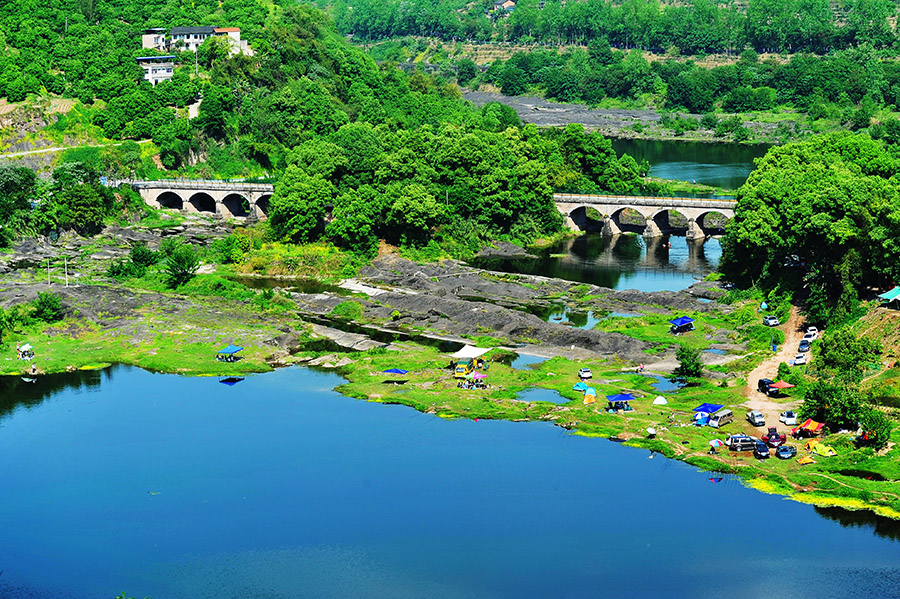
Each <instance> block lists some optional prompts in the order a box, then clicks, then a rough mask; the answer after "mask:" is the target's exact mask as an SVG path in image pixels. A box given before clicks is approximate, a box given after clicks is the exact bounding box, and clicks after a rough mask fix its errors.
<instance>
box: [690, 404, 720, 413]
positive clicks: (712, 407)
mask: <svg viewBox="0 0 900 599" xmlns="http://www.w3.org/2000/svg"><path fill="white" fill-rule="evenodd" d="M723 407H725V406H723V405H721V404H717V403H702V404H700V405H699V406H697V407H696V408H694V409H693V410H692V411H694V412H706V413H707V414H715V413H716V412H718V411H719V410H721V409H722V408H723Z"/></svg>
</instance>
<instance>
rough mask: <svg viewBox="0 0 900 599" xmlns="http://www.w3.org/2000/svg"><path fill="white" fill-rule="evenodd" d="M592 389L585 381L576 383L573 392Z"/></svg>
mask: <svg viewBox="0 0 900 599" xmlns="http://www.w3.org/2000/svg"><path fill="white" fill-rule="evenodd" d="M589 388H590V387H588V386H587V383H585V382H584V381H578V382H577V383H575V386H573V387H572V391H587V390H588V389H589Z"/></svg>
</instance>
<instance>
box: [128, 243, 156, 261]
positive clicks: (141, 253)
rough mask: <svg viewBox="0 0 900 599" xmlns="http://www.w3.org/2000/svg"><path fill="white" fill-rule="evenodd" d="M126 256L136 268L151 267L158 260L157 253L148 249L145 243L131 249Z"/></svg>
mask: <svg viewBox="0 0 900 599" xmlns="http://www.w3.org/2000/svg"><path fill="white" fill-rule="evenodd" d="M128 256H129V258H131V261H132V262H133V263H134V264H136V265H138V266H153V265H154V264H156V262H157V260H159V256H158V255H157V253H156V252H154V251H153V250H151V249H150V248H148V247H147V244H145V243H139V244H137V245H135V246H134V247H133V248H131V252H129V254H128Z"/></svg>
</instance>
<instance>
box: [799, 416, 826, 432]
mask: <svg viewBox="0 0 900 599" xmlns="http://www.w3.org/2000/svg"><path fill="white" fill-rule="evenodd" d="M823 426H825V425H824V424H822V423H821V422H816V421H815V420H813V419H812V418H807V419H806V422H804V423H803V424H801V425H800V426H798V427H797V428H804V429H806V430H808V431H812V432H814V433H817V432H819V431H820V430H822V427H823Z"/></svg>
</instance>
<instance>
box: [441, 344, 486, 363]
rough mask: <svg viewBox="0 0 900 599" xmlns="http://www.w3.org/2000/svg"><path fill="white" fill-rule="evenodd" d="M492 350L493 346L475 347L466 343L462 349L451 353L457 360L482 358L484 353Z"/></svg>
mask: <svg viewBox="0 0 900 599" xmlns="http://www.w3.org/2000/svg"><path fill="white" fill-rule="evenodd" d="M489 351H491V348H489V347H488V348H482V347H475V346H474V345H465V346H463V348H462V349H461V350H459V351H458V352H456V353H455V354H451V355H450V357H451V358H456V359H457V360H467V359H472V358H480V357H481V356H483V355H484V354H486V353H488V352H489Z"/></svg>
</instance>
